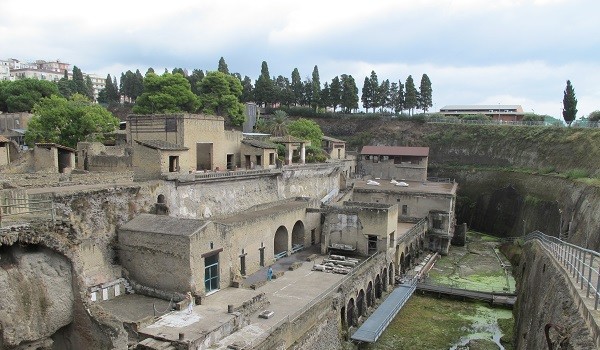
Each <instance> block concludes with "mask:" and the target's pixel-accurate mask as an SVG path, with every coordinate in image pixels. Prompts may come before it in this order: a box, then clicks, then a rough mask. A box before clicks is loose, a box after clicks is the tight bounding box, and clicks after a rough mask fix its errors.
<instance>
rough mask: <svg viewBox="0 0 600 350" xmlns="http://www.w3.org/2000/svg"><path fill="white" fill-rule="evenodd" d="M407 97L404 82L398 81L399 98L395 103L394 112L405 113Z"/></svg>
mask: <svg viewBox="0 0 600 350" xmlns="http://www.w3.org/2000/svg"><path fill="white" fill-rule="evenodd" d="M405 97H406V94H405V93H404V84H402V81H398V98H397V99H396V100H395V101H394V111H395V112H396V113H399V114H402V113H404V105H405V104H404V100H405Z"/></svg>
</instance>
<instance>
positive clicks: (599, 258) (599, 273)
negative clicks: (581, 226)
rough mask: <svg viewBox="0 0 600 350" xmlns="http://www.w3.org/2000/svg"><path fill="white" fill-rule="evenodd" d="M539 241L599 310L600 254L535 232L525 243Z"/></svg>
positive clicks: (595, 308)
mask: <svg viewBox="0 0 600 350" xmlns="http://www.w3.org/2000/svg"><path fill="white" fill-rule="evenodd" d="M533 239H537V240H539V241H540V242H541V243H542V245H543V246H544V247H545V248H546V250H548V251H549V252H550V253H551V254H552V256H553V257H554V258H555V259H556V260H557V261H558V262H559V263H561V264H562V265H563V266H564V267H565V269H566V270H567V273H568V274H570V275H571V276H572V277H573V278H575V282H576V284H577V287H578V288H579V289H581V290H583V291H585V293H586V298H590V295H591V297H592V298H594V310H598V302H599V298H600V292H599V290H600V253H598V252H596V251H593V250H589V249H585V248H582V247H579V246H576V245H574V244H570V243H567V242H565V241H562V240H560V239H558V238H556V237H552V236H547V235H545V234H543V233H542V232H540V231H534V232H532V233H530V234H528V235H527V236H525V237H524V240H525V241H529V240H533Z"/></svg>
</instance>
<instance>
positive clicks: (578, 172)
mask: <svg viewBox="0 0 600 350" xmlns="http://www.w3.org/2000/svg"><path fill="white" fill-rule="evenodd" d="M565 176H566V178H567V179H581V178H584V177H589V176H590V172H589V171H588V170H586V169H572V170H569V171H567V172H566V173H565Z"/></svg>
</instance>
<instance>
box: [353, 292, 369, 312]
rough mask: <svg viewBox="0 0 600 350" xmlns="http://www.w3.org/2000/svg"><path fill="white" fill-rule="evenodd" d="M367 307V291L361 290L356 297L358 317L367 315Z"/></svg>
mask: <svg viewBox="0 0 600 350" xmlns="http://www.w3.org/2000/svg"><path fill="white" fill-rule="evenodd" d="M364 305H365V290H364V289H361V290H360V291H359V292H358V296H357V297H356V312H357V314H358V317H360V316H363V315H364V314H365V313H366V311H367V310H366V307H365V306H364Z"/></svg>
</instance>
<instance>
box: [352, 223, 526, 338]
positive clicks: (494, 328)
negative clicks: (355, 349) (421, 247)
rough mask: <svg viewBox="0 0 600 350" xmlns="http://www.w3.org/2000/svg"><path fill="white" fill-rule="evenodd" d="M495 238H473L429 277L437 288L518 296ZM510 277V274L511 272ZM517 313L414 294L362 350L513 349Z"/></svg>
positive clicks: (472, 234) (475, 235)
mask: <svg viewBox="0 0 600 350" xmlns="http://www.w3.org/2000/svg"><path fill="white" fill-rule="evenodd" d="M498 244H499V242H498V241H497V240H496V239H494V238H493V237H490V236H486V235H483V234H480V233H476V232H469V234H468V235H467V244H466V246H465V247H451V249H450V254H448V256H445V257H443V258H442V259H440V260H439V261H438V262H436V264H435V266H434V268H433V269H432V270H431V271H430V273H429V275H428V281H429V282H432V283H438V284H444V285H449V286H453V287H457V288H465V289H472V290H480V291H488V292H491V291H497V292H507V291H510V292H514V288H515V281H514V279H513V278H512V276H511V275H510V273H508V275H507V274H506V273H505V269H504V268H503V267H502V263H504V264H506V263H507V262H508V260H507V259H506V258H505V257H504V256H502V255H501V253H500V252H499V251H498V249H497V246H498ZM507 270H508V271H510V268H509V269H507ZM513 324H514V322H513V317H512V311H511V310H508V309H503V308H494V307H491V306H489V305H488V304H486V303H481V302H469V301H457V300H452V299H447V298H437V297H432V296H423V295H419V294H415V295H413V296H412V297H411V299H410V300H409V301H408V302H407V304H406V305H405V306H404V307H403V308H402V310H400V312H399V313H398V315H397V316H396V318H395V319H394V320H393V321H392V322H391V323H390V325H389V326H388V328H387V329H386V330H385V332H384V333H383V334H382V336H381V337H380V338H379V340H378V341H377V342H376V343H374V344H369V345H366V346H361V349H363V348H364V349H370V350H384V349H385V350H388V349H389V350H391V349H409V350H410V349H415V350H420V349H431V350H434V349H444V350H446V349H453V350H454V349H456V350H462V349H507V350H510V349H512V344H511V341H512V328H513ZM501 339H502V341H500V340H501Z"/></svg>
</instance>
